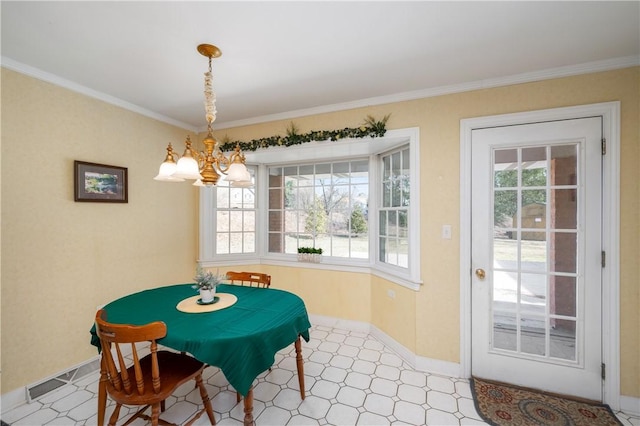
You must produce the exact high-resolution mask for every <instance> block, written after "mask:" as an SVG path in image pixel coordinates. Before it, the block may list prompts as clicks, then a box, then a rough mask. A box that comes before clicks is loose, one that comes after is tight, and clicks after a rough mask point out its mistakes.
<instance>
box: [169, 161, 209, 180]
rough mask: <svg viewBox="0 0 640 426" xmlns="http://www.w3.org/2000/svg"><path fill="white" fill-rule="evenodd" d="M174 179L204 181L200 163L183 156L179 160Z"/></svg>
mask: <svg viewBox="0 0 640 426" xmlns="http://www.w3.org/2000/svg"><path fill="white" fill-rule="evenodd" d="M173 177H176V178H180V179H194V180H195V179H202V176H200V168H199V167H198V162H197V161H196V160H195V159H194V158H193V157H191V156H182V158H180V159H179V160H178V165H177V166H176V171H175V173H174V174H173Z"/></svg>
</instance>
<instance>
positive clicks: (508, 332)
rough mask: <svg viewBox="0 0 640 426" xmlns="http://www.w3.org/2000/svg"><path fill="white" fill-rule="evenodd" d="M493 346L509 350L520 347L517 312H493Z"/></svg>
mask: <svg viewBox="0 0 640 426" xmlns="http://www.w3.org/2000/svg"><path fill="white" fill-rule="evenodd" d="M493 347H494V348H495V349H504V350H508V351H515V350H517V349H518V340H517V336H516V314H514V313H509V312H494V313H493Z"/></svg>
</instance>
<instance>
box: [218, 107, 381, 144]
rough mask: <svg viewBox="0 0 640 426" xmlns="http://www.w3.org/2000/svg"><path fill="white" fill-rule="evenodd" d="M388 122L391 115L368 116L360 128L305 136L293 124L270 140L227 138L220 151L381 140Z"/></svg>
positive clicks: (315, 132)
mask: <svg viewBox="0 0 640 426" xmlns="http://www.w3.org/2000/svg"><path fill="white" fill-rule="evenodd" d="M387 120H389V115H386V116H384V117H383V118H382V120H379V121H376V120H375V119H374V118H373V117H372V116H370V115H368V116H367V118H366V119H365V120H364V124H363V125H362V126H360V127H356V128H349V127H345V128H344V129H339V130H320V131H316V130H312V131H310V132H309V133H303V134H299V133H298V129H297V128H296V126H295V124H293V123H291V124H290V125H289V128H287V135H286V136H270V137H268V138H260V139H252V140H250V141H249V142H242V141H230V140H229V138H227V137H225V139H224V141H223V142H222V144H221V145H220V149H221V150H222V151H232V150H233V149H234V148H235V147H236V145H240V149H241V150H243V151H255V150H256V149H258V148H269V147H271V146H292V145H300V144H303V143H307V142H313V141H326V140H330V141H332V142H335V141H337V140H339V139H345V138H366V137H371V138H380V137H382V136H384V135H385V133H386V132H387V129H386V125H387Z"/></svg>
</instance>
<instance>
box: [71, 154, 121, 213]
mask: <svg viewBox="0 0 640 426" xmlns="http://www.w3.org/2000/svg"><path fill="white" fill-rule="evenodd" d="M73 169H74V175H73V176H74V179H73V197H74V200H75V201H86V202H97V203H127V202H128V198H127V197H128V196H127V168H126V167H117V166H109V165H106V164H97V163H87V162H84V161H77V160H76V161H74V162H73Z"/></svg>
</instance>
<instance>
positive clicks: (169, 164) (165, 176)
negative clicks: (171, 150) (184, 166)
mask: <svg viewBox="0 0 640 426" xmlns="http://www.w3.org/2000/svg"><path fill="white" fill-rule="evenodd" d="M175 171H176V163H175V162H173V161H165V162H164V163H162V164H160V170H159V171H158V176H156V177H154V179H155V180H159V181H163V182H184V179H181V178H178V177H175V176H173V173H175Z"/></svg>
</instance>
